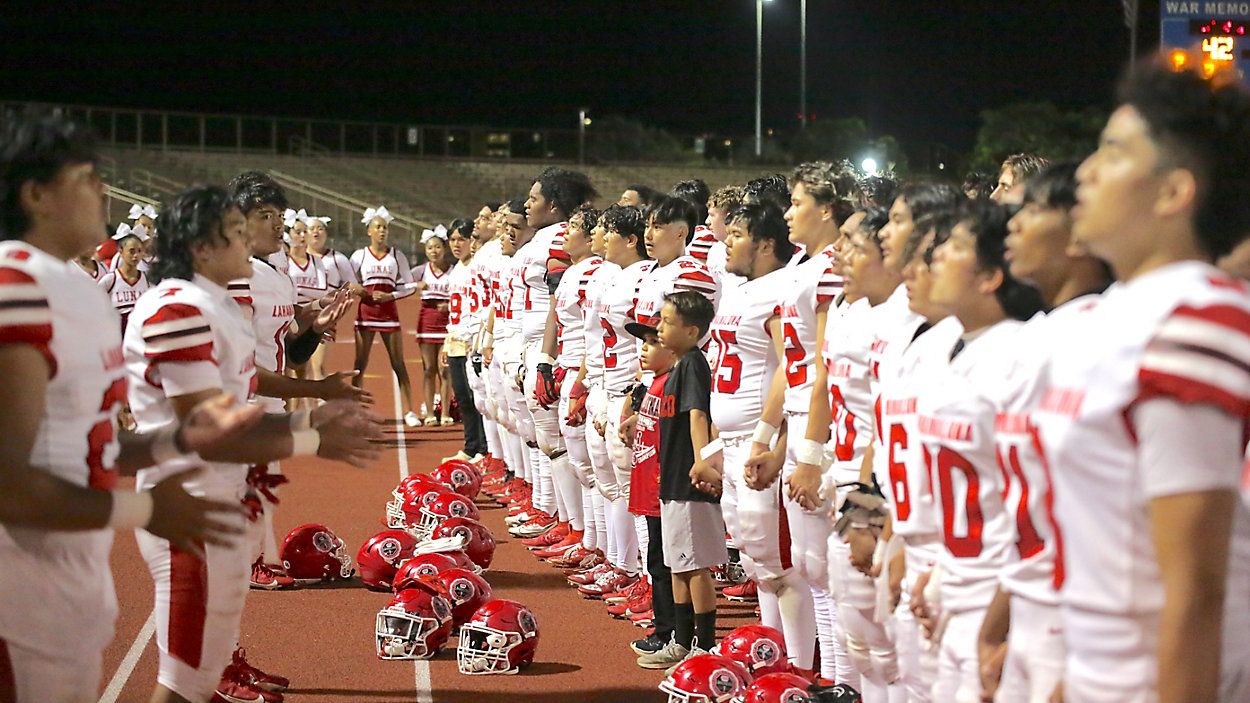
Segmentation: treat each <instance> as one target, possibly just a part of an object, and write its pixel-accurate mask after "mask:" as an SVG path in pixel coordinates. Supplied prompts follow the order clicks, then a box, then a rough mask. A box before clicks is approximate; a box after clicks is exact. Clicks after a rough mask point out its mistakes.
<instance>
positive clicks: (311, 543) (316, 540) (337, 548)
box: [279, 523, 352, 584]
mask: <svg viewBox="0 0 1250 703" xmlns="http://www.w3.org/2000/svg"><path fill="white" fill-rule="evenodd" d="M279 555H280V556H281V558H282V568H284V569H286V573H287V575H288V576H290V577H291V578H293V579H295V582H296V583H301V584H307V583H315V582H317V581H333V580H335V579H349V578H351V577H352V558H351V556H349V555H348V553H347V545H346V544H344V543H343V540H341V539H339V538H338V536H337V535H335V534H334V533H333V532H331V531H330V528H328V527H326V526H325V525H318V524H315V523H309V524H306V525H300V526H299V527H297V528H295V529H294V530H291V531H290V532H289V533H287V536H286V539H284V540H282V549H280V550H279Z"/></svg>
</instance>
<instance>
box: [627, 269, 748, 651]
mask: <svg viewBox="0 0 1250 703" xmlns="http://www.w3.org/2000/svg"><path fill="white" fill-rule="evenodd" d="M714 314H715V310H714V309H713V307H712V303H711V302H709V301H708V299H707V298H704V297H703V296H702V295H699V294H698V293H694V292H690V291H682V292H679V293H672V294H670V295H667V296H665V298H664V307H663V308H661V310H660V323H659V327H658V334H659V339H660V344H662V345H664V347H666V348H667V349H669V350H671V351H672V352H673V353H674V354H675V355H676V356H677V363H676V364H675V365H674V366H673V370H672V371H670V372H669V374H668V379H667V380H666V381H665V383H664V395H663V397H662V399H661V402H660V526H661V532H662V533H663V539H664V563H665V564H666V565H667V566H668V568H669V569H670V570H671V571H672V573H673V603H674V606H675V616H676V617H675V621H676V622H675V625H676V629H675V632H674V634H673V641H672V642H670V643H669V644H668V646H666V647H665V648H664V649H662V650H660V651H658V652H656V653H655V654H651V655H644V656H642V657H639V659H638V664H639V666H642V667H644V668H661V666H670V665H671V666H675V665H676V664H678V663H680V662H681V661H682V660H683V659H685V658H686V657H689V656H693V655H695V654H704V653H706V652H707V651H708V650H710V649H711V648H712V647H713V645H714V644H715V643H716V589H715V584H714V582H713V580H712V575H711V572H710V571H709V567H712V566H715V565H717V564H723V563H725V562H726V561H728V559H729V554H728V552H727V550H726V548H725V523H724V520H723V519H722V518H721V511H720V499H719V498H718V497H717V496H715V495H712V494H709V493H704V492H702V491H699V490H698V489H696V488H695V487H694V486H693V485H691V482H690V469H691V468H692V467H693V466H694V463H695V457H697V456H699V453H700V452H701V451H702V449H703V447H704V446H705V445H707V443H708V442H709V441H710V440H711V427H712V423H711V419H710V415H709V406H710V404H711V395H712V391H711V383H712V371H711V368H710V367H709V366H708V362H707V357H706V356H704V354H703V352H702V350H700V349H699V340H700V339H701V338H702V337H703V336H704V335H706V334H707V330H708V326H709V325H711V323H712V317H713V316H714Z"/></svg>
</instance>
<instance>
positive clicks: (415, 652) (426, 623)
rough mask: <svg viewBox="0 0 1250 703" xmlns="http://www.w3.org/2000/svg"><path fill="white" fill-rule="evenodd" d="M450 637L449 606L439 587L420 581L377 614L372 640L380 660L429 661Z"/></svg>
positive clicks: (431, 582) (441, 588)
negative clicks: (373, 639)
mask: <svg viewBox="0 0 1250 703" xmlns="http://www.w3.org/2000/svg"><path fill="white" fill-rule="evenodd" d="M450 636H451V604H450V603H449V602H448V601H447V598H446V597H445V595H444V591H443V587H442V584H439V583H437V582H435V581H433V580H427V579H424V578H419V579H417V581H416V582H415V583H414V584H413V586H412V588H409V589H405V590H403V591H400V592H399V593H397V594H395V597H394V598H393V599H391V602H390V604H389V605H387V606H386V607H385V608H383V609H382V610H381V611H379V612H378V615H377V619H376V620H375V624H374V638H375V641H376V649H377V655H378V658H379V659H429V658H430V657H433V656H434V655H436V654H438V653H439V651H441V650H442V648H443V645H444V644H446V642H447V639H448V637H450Z"/></svg>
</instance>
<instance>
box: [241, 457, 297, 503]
mask: <svg viewBox="0 0 1250 703" xmlns="http://www.w3.org/2000/svg"><path fill="white" fill-rule="evenodd" d="M290 482H291V479H289V478H287V477H286V476H283V475H282V474H271V473H269V464H253V465H251V466H249V467H247V485H249V486H251V487H252V488H254V489H256V490H257V491H260V493H261V494H262V495H264V496H265V499H266V500H268V501H269V502H270V503H272V504H273V505H277V504H278V496H277V494H276V493H274V490H275V489H277V488H278V486H281V485H282V484H284V483H290Z"/></svg>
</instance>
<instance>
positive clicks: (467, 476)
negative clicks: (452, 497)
mask: <svg viewBox="0 0 1250 703" xmlns="http://www.w3.org/2000/svg"><path fill="white" fill-rule="evenodd" d="M430 476H433V477H434V478H436V479H438V480H439V481H441V482H442V483H444V484H446V485H448V486H451V489H452V490H454V491H455V492H456V493H459V494H460V495H462V496H464V497H466V498H468V499H469V500H474V499H476V498H477V494H478V493H479V492H480V491H481V490H482V474H481V473H480V472H479V471H478V470H477V467H476V466H474V465H473V464H470V463H469V462H467V461H464V460H462V459H452V460H450V461H444V462H443V463H441V464H439V465H438V468H436V469H434V470H433V471H431V472H430Z"/></svg>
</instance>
